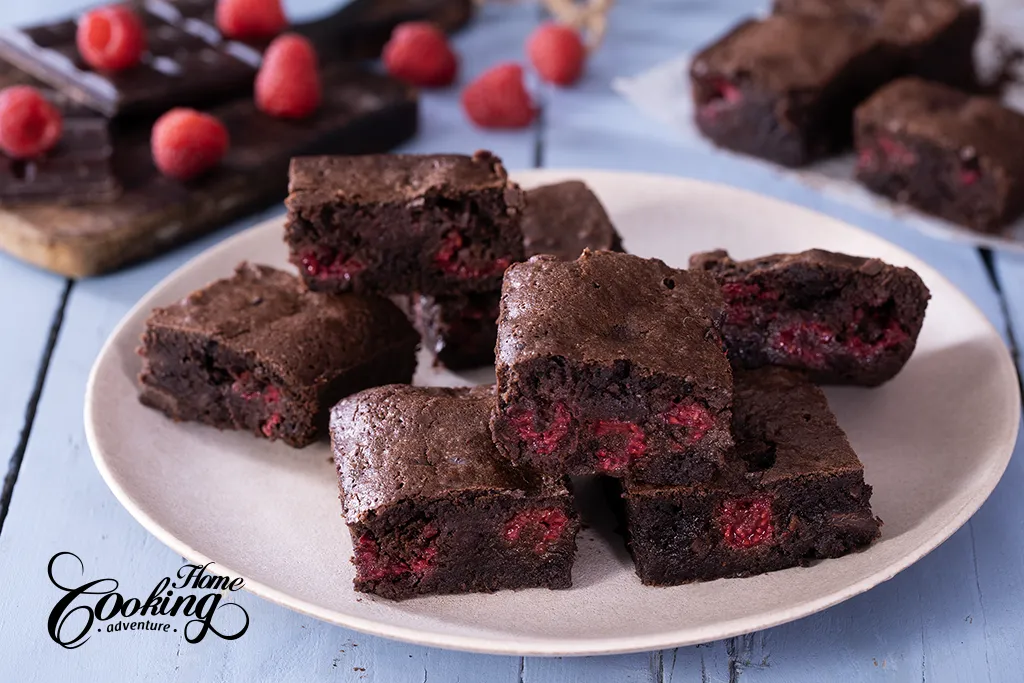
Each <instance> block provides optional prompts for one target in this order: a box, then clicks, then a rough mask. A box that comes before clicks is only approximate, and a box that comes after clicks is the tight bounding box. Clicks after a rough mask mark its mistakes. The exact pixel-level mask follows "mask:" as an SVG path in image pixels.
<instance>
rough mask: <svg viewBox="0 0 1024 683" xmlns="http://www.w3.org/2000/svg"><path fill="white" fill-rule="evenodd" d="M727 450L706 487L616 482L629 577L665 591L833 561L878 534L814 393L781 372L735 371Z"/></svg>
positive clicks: (866, 489) (852, 467) (858, 472)
mask: <svg viewBox="0 0 1024 683" xmlns="http://www.w3.org/2000/svg"><path fill="white" fill-rule="evenodd" d="M734 386H735V388H734V391H735V402H734V405H733V435H734V438H735V440H736V448H735V450H733V451H732V452H731V453H730V454H729V456H728V458H727V468H726V470H725V471H724V473H723V474H722V475H721V476H720V477H719V478H718V479H716V481H715V482H713V483H710V484H706V485H697V486H651V485H639V484H636V483H633V482H629V481H627V482H625V483H623V484H622V486H621V487H620V488H618V489H617V491H616V492H618V493H621V501H620V502H621V507H620V512H621V513H622V514H623V515H624V517H625V522H626V529H627V532H628V536H629V545H630V550H631V552H632V554H633V558H634V560H635V564H636V571H637V574H638V575H639V576H640V579H641V580H642V581H643V582H644V583H645V584H648V585H654V586H665V585H675V584H680V583H687V582H690V581H704V580H709V579H716V578H721V577H727V576H748V575H752V574H760V573H762V572H767V571H773V570H776V569H782V568H785V567H792V566H795V565H798V564H803V563H806V562H808V561H810V560H814V559H819V558H827V557H839V556H841V555H845V554H846V553H849V552H851V551H853V550H855V549H857V548H861V547H863V546H866V545H868V544H869V543H871V542H872V541H873V540H875V539H876V538H877V537H878V535H879V526H880V521H879V520H878V519H877V518H876V517H875V516H874V515H873V513H872V512H871V505H870V499H871V487H870V486H868V485H867V484H866V483H864V468H863V465H861V463H860V461H859V460H858V458H857V455H856V454H855V453H854V452H853V450H852V449H851V448H850V444H849V442H848V441H847V439H846V435H845V434H844V433H843V431H842V429H840V427H839V426H838V425H837V424H836V420H835V417H834V416H833V415H832V412H831V411H830V410H829V407H828V403H827V401H826V400H825V396H824V394H822V393H821V390H820V389H818V388H817V387H815V386H814V385H812V384H810V383H809V382H808V381H807V380H805V379H803V378H801V377H800V375H798V374H797V373H794V372H792V371H789V370H784V369H782V368H763V369H760V370H753V371H742V372H737V373H736V376H735V385H734Z"/></svg>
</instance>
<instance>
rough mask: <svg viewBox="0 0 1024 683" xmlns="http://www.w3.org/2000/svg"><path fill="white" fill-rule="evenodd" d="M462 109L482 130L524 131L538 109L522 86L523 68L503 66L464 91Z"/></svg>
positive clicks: (487, 73)
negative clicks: (515, 129) (517, 129)
mask: <svg viewBox="0 0 1024 683" xmlns="http://www.w3.org/2000/svg"><path fill="white" fill-rule="evenodd" d="M462 108H463V109H465V110H466V115H467V116H469V119H470V120H471V121H472V122H473V123H475V124H476V125H478V126H480V127H481V128H525V127H526V126H529V125H530V124H531V123H532V122H533V119H534V117H535V116H536V115H537V108H536V106H535V105H534V103H533V99H532V98H531V97H530V93H528V92H527V91H526V85H525V84H524V83H523V67H521V66H519V65H518V64H511V63H509V64H500V65H498V66H496V67H494V68H492V69H490V70H489V71H486V72H484V73H483V74H482V75H481V76H480V77H479V78H477V79H476V80H475V81H473V82H472V83H470V84H469V85H468V86H466V89H465V90H463V91H462Z"/></svg>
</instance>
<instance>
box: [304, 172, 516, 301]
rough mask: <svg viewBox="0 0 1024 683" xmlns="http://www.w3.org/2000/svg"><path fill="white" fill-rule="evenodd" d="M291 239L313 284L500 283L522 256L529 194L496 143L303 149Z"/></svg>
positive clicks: (391, 290) (410, 288)
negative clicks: (360, 150) (379, 151)
mask: <svg viewBox="0 0 1024 683" xmlns="http://www.w3.org/2000/svg"><path fill="white" fill-rule="evenodd" d="M289 177H290V181H289V192H290V194H289V196H288V199H287V201H286V205H287V207H288V221H287V223H286V225H285V242H286V243H287V244H288V248H289V250H290V252H291V256H290V258H291V261H292V263H294V264H295V265H296V266H297V267H298V268H299V271H300V273H301V274H302V276H303V278H304V279H305V280H306V283H307V285H308V286H309V287H310V289H314V290H317V291H329V292H347V291H357V292H366V291H369V292H376V293H380V294H411V293H414V292H419V293H423V294H431V295H443V294H461V293H466V292H485V291H493V290H495V289H496V288H497V287H500V285H501V276H502V273H504V271H505V268H507V267H508V265H509V264H510V263H512V262H513V261H519V260H521V259H522V258H523V236H522V232H521V230H520V218H521V214H522V210H523V202H524V200H523V193H522V191H521V190H520V189H519V187H518V186H516V185H515V184H514V183H512V182H510V181H509V179H508V175H507V173H506V172H505V169H504V167H503V166H502V165H501V160H500V159H498V158H497V157H495V156H494V155H492V154H490V153H489V152H477V153H476V154H475V155H473V156H472V157H468V156H461V155H456V154H436V155H402V154H389V155H367V156H346V157H298V158H295V159H293V160H292V164H291V169H290V176H289Z"/></svg>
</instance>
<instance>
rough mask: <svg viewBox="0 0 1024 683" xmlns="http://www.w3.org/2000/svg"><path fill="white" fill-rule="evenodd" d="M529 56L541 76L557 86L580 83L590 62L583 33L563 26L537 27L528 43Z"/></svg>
mask: <svg viewBox="0 0 1024 683" xmlns="http://www.w3.org/2000/svg"><path fill="white" fill-rule="evenodd" d="M526 54H527V56H528V57H529V58H530V63H531V64H533V68H534V69H536V70H537V73H538V74H539V75H540V77H541V78H542V79H544V80H545V81H548V82H549V83H555V84H557V85H572V84H573V83H575V82H576V81H578V80H579V78H580V76H581V75H582V74H583V65H584V63H585V62H586V60H587V49H586V48H585V47H584V46H583V40H582V39H580V34H579V33H578V32H576V31H575V30H573V29H572V28H570V27H568V26H565V25H562V24H544V25H543V26H540V27H538V28H537V29H536V30H535V31H534V32H533V33H532V34H531V35H530V38H529V40H527V42H526Z"/></svg>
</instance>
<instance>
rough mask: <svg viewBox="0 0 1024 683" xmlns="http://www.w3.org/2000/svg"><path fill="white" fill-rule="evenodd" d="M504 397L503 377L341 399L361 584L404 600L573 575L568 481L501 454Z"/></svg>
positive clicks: (342, 473)
mask: <svg viewBox="0 0 1024 683" xmlns="http://www.w3.org/2000/svg"><path fill="white" fill-rule="evenodd" d="M493 405H494V388H493V387H474V388H459V389H443V388H438V387H411V386H387V387H379V388H377V389H370V390H368V391H365V392H362V393H360V394H357V395H355V396H351V397H349V398H347V399H345V400H344V401H342V402H341V403H339V404H338V405H337V406H336V407H335V408H334V410H333V411H332V414H331V442H332V444H333V448H334V458H335V464H336V465H337V469H338V476H339V479H340V487H341V502H342V507H343V510H344V517H345V521H346V522H347V523H348V526H349V531H350V532H351V534H352V546H353V548H354V551H355V557H354V558H353V563H354V564H355V566H356V578H355V588H356V590H358V591H362V592H365V593H375V594H376V595H380V596H382V597H385V598H391V599H395V600H400V599H403V598H409V597H413V596H415V595H425V594H436V593H470V592H492V591H496V590H504V589H516V588H534V587H546V588H568V587H569V586H570V585H571V584H572V577H571V573H572V564H573V559H574V554H575V551H576V532H577V531H578V530H579V522H578V520H577V517H576V513H575V511H574V510H573V506H572V498H571V496H570V494H569V491H568V490H567V489H566V487H565V486H564V485H563V484H560V483H557V482H541V481H539V480H536V481H535V480H532V479H530V478H529V477H527V476H525V475H524V474H523V473H522V472H519V471H517V470H515V469H513V468H512V467H511V466H510V464H509V463H508V461H507V460H505V459H504V458H503V457H502V456H501V455H500V454H499V453H498V451H497V449H496V448H495V446H494V443H493V442H492V441H491V434H490V430H489V429H488V426H487V421H488V418H489V416H490V412H491V408H492V406H493Z"/></svg>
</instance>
